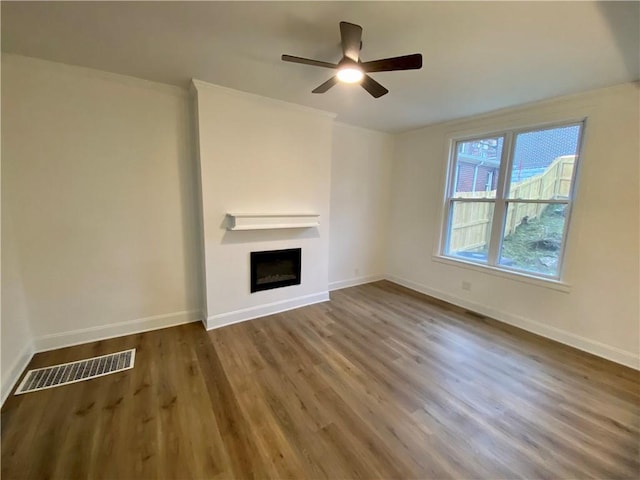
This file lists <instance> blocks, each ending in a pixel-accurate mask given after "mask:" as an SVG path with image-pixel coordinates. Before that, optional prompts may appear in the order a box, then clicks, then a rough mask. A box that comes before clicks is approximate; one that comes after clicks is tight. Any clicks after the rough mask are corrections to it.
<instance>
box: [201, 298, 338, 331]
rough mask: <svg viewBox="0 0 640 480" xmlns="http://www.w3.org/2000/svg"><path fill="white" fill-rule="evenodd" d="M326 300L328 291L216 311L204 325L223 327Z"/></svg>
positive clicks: (208, 328) (212, 327) (208, 327)
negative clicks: (221, 311) (239, 308)
mask: <svg viewBox="0 0 640 480" xmlns="http://www.w3.org/2000/svg"><path fill="white" fill-rule="evenodd" d="M328 300H329V292H320V293H313V294H311V295H304V296H302V297H296V298H290V299H287V300H281V301H279V302H273V303H267V304H265V305H258V306H256V307H249V308H243V309H241V310H234V311H232V312H225V313H218V314H215V315H211V316H209V318H207V323H206V325H205V326H206V328H207V330H213V329H214V328H220V327H225V326H227V325H232V324H234V323H240V322H244V321H245V320H252V319H254V318H259V317H266V316H267V315H273V314H274V313H280V312H285V311H287V310H293V309H294V308H300V307H304V306H306V305H312V304H314V303H321V302H326V301H328Z"/></svg>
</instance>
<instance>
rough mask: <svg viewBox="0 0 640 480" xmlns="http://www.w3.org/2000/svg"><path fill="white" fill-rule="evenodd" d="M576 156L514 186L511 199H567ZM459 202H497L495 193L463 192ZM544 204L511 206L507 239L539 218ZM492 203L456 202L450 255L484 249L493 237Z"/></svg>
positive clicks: (508, 211) (566, 157)
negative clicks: (492, 199)
mask: <svg viewBox="0 0 640 480" xmlns="http://www.w3.org/2000/svg"><path fill="white" fill-rule="evenodd" d="M574 163H575V155H565V156H562V157H558V158H556V159H555V160H554V161H553V162H551V164H550V165H549V166H548V167H547V169H546V170H545V171H544V172H543V173H542V174H540V175H536V176H534V177H529V178H527V179H526V180H523V181H522V182H517V183H512V184H511V191H510V192H509V195H508V197H509V198H512V199H515V198H518V199H522V200H532V199H535V200H550V199H559V198H567V197H568V196H569V193H570V189H571V178H572V176H573V166H574ZM457 196H458V198H496V191H495V190H491V191H488V192H464V193H459V194H458V195H457ZM546 206H547V204H545V203H517V202H510V203H509V208H508V209H507V219H506V224H505V233H504V235H505V236H507V235H510V234H511V233H513V231H514V230H515V228H516V226H518V225H520V224H521V223H522V222H523V219H524V218H525V217H527V220H533V219H534V218H536V217H538V216H539V215H540V214H541V213H542V211H543V210H544V209H545V207H546ZM492 215H493V203H491V202H478V203H475V202H454V204H453V212H452V218H451V236H450V240H449V252H452V253H453V252H460V251H473V250H478V249H483V248H485V246H486V245H488V244H489V237H490V235H491V220H492Z"/></svg>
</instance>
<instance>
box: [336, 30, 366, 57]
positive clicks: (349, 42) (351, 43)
mask: <svg viewBox="0 0 640 480" xmlns="http://www.w3.org/2000/svg"><path fill="white" fill-rule="evenodd" d="M340 38H341V39H342V52H343V53H344V56H345V57H348V58H350V59H351V60H353V61H354V62H357V61H358V59H359V58H360V47H362V27H361V26H360V25H355V24H353V23H349V22H340Z"/></svg>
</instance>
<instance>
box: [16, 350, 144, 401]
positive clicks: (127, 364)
mask: <svg viewBox="0 0 640 480" xmlns="http://www.w3.org/2000/svg"><path fill="white" fill-rule="evenodd" d="M135 357H136V349H135V348H132V349H131V350H124V351H122V352H118V353H110V354H109V355H101V356H99V357H93V358H88V359H86V360H78V361H76V362H70V363H61V364H60V365H53V366H51V367H44V368H38V369H35V370H29V371H28V372H27V374H26V375H25V376H24V379H23V380H22V383H20V386H19V387H18V389H17V390H16V393H15V395H20V394H22V393H29V392H35V391H38V390H44V389H46V388H52V387H59V386H61V385H68V384H69V383H76V382H82V381H83V380H89V379H91V378H97V377H103V376H104V375H109V374H111V373H116V372H122V371H124V370H129V369H130V368H133V363H134V360H135Z"/></svg>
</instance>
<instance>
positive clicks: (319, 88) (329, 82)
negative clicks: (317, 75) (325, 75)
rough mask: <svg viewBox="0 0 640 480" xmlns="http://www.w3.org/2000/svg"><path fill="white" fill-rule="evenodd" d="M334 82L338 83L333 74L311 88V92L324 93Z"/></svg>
mask: <svg viewBox="0 0 640 480" xmlns="http://www.w3.org/2000/svg"><path fill="white" fill-rule="evenodd" d="M336 83H338V77H336V76H335V75H334V76H333V77H331V78H330V79H329V80H327V81H326V82H324V83H323V84H322V85H319V86H317V87H316V88H314V89H313V90H311V93H324V92H326V91H327V90H329V89H330V88H331V87H333V86H334V85H335V84H336Z"/></svg>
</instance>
